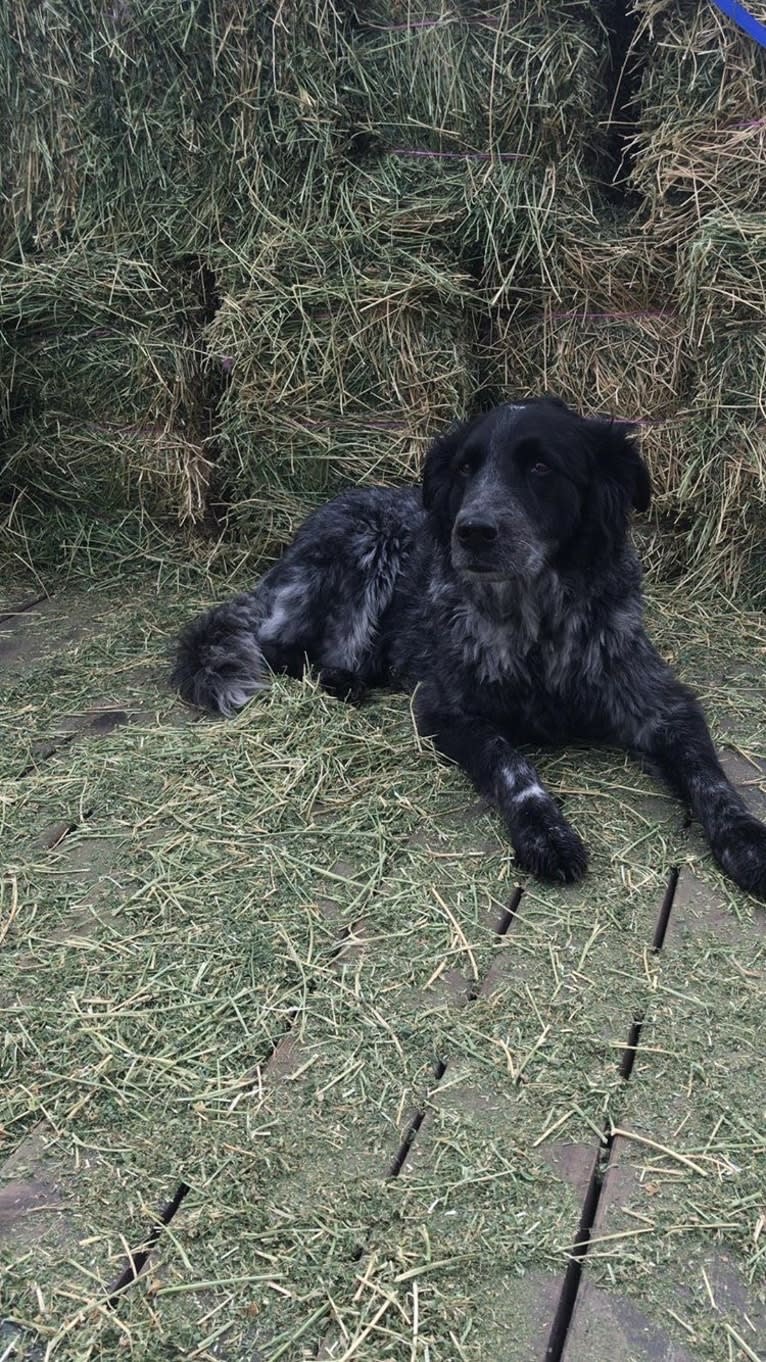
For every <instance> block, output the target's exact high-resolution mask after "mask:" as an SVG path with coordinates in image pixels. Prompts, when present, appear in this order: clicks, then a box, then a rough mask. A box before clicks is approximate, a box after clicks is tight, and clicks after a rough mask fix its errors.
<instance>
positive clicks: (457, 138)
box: [349, 3, 606, 169]
mask: <svg viewBox="0 0 766 1362" xmlns="http://www.w3.org/2000/svg"><path fill="white" fill-rule="evenodd" d="M374 8H377V9H378V11H380V9H383V8H385V9H387V10H388V11H389V13H390V12H391V10H393V8H394V7H393V6H390V7H382V6H380V7H374ZM361 15H362V28H361V31H360V33H359V34H358V35H354V38H353V39H352V41H351V43H350V47H349V64H350V74H351V77H352V79H353V80H354V82H355V85H356V87H357V89H358V90H359V92H360V94H359V98H358V104H359V122H360V126H361V130H362V132H363V133H364V134H366V135H367V136H368V137H369V138H370V139H371V140H372V141H373V142H378V141H382V142H384V143H385V144H387V145H388V146H393V147H401V146H402V145H404V146H411V147H413V148H414V149H418V150H426V149H430V150H432V151H435V152H450V151H453V152H457V151H464V152H468V153H477V152H478V153H485V154H491V153H493V152H496V153H498V154H508V155H513V154H514V153H515V154H517V155H519V156H524V157H533V158H535V159H537V160H538V161H540V160H541V161H543V162H546V161H548V160H551V159H554V158H555V159H556V160H557V162H558V163H559V166H560V167H561V168H562V169H563V168H564V166H565V164H566V159H567V157H568V156H569V155H571V154H572V152H573V150H576V153H577V154H579V155H582V154H584V155H585V156H586V158H587V156H588V155H592V156H595V155H597V154H598V152H599V151H600V150H601V149H602V144H603V136H604V133H603V117H602V115H603V112H604V110H603V106H602V104H601V102H600V101H601V100H602V99H603V95H601V94H600V92H601V91H602V89H603V84H604V81H603V75H604V63H605V57H606V44H605V42H604V35H603V33H602V32H600V31H599V29H598V28H596V27H595V26H590V27H589V26H587V25H585V24H583V23H579V22H577V20H576V19H573V18H572V15H571V14H569V15H567V14H562V13H561V12H559V13H557V12H556V7H555V6H551V7H549V10H548V13H547V15H546V18H545V19H543V18H542V17H537V15H536V14H535V7H534V6H532V7H530V6H528V5H524V4H523V3H522V4H508V3H506V4H501V5H497V6H494V7H493V8H492V9H490V10H489V11H477V12H476V13H472V12H471V11H470V10H468V11H467V12H466V11H465V10H464V9H463V7H462V6H458V5H453V4H449V3H445V4H442V6H441V13H440V14H438V13H434V11H433V9H432V10H431V12H430V14H429V16H428V18H425V19H416V18H414V16H413V17H412V18H411V19H410V22H409V24H408V23H406V22H405V23H402V22H398V23H397V22H393V23H392V22H388V23H385V22H383V23H381V24H380V27H379V28H376V23H375V20H376V17H377V16H376V15H375V13H374V12H373V13H368V11H367V8H366V7H365V8H364V10H363V11H362V12H361ZM365 30H366V31H365Z"/></svg>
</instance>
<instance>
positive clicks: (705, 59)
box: [629, 0, 766, 596]
mask: <svg viewBox="0 0 766 1362" xmlns="http://www.w3.org/2000/svg"><path fill="white" fill-rule="evenodd" d="M748 8H749V9H750V10H751V12H753V13H754V14H755V15H756V16H757V17H759V18H760V19H761V20H764V19H766V4H765V3H763V0H749V5H748ZM636 14H637V19H638V26H637V32H636V37H635V41H634V49H633V50H634V58H635V60H636V62H637V63H638V64H639V67H638V69H639V71H640V81H639V83H638V87H637V92H636V114H637V119H638V132H637V135H636V136H635V139H634V141H633V143H632V146H631V148H630V162H629V186H630V188H631V190H632V191H633V192H634V194H635V195H636V197H637V209H638V219H639V221H640V225H641V230H642V233H643V236H644V238H645V240H646V241H647V242H648V244H649V248H650V250H651V252H652V254H653V256H654V258H659V257H660V256H663V257H665V258H670V259H671V260H672V262H673V269H674V288H673V292H672V295H671V297H672V303H671V304H670V306H672V309H673V311H674V313H675V317H676V320H677V324H678V325H679V326H680V327H681V328H682V329H683V331H684V333H685V338H686V339H685V344H686V347H687V351H688V354H689V359H690V382H689V384H688V385H687V384H685V385H683V387H682V388H680V389H679V392H678V401H677V403H676V405H675V408H674V410H673V411H672V412H668V413H659V412H652V411H650V412H648V413H647V415H650V416H654V417H658V416H661V415H667V417H668V419H667V420H665V421H658V420H655V421H654V423H653V424H652V426H651V427H650V430H649V434H648V437H647V440H646V447H647V452H648V455H649V458H650V461H651V462H652V465H653V469H654V472H655V478H656V479H657V480H658V482H659V484H660V487H661V490H662V501H661V510H662V512H663V527H664V529H665V536H664V539H663V543H662V556H663V560H664V562H665V563H666V564H667V565H675V567H676V568H677V569H678V570H681V571H684V572H687V573H689V572H690V573H691V574H692V576H693V578H694V580H695V581H696V582H698V583H700V584H702V585H717V586H721V585H723V586H724V587H725V588H726V589H728V590H735V589H737V588H738V587H746V588H747V591H748V594H749V595H751V596H754V595H755V596H762V595H763V592H764V590H765V589H766V583H765V581H764V577H763V573H762V566H763V554H762V549H761V545H762V544H763V542H764V530H765V529H766V523H765V522H766V515H765V511H766V500H765V492H766V423H765V418H766V404H765V403H764V383H765V382H766V119H765V118H764V106H765V103H766V50H764V49H763V48H761V47H759V46H758V45H757V44H756V43H755V42H753V40H752V39H751V38H749V37H748V36H747V35H746V34H745V33H743V32H742V31H741V30H740V29H739V28H737V27H736V25H734V24H733V23H732V22H731V20H729V19H727V18H726V17H725V16H723V15H722V14H721V13H720V11H718V10H717V9H716V8H715V6H713V5H712V4H705V5H699V4H696V3H694V0H639V3H637V5H636Z"/></svg>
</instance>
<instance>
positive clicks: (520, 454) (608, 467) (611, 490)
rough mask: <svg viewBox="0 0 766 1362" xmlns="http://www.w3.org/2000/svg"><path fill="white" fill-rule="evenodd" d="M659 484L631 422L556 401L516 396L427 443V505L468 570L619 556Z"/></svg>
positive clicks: (483, 572) (483, 573)
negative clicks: (631, 523)
mask: <svg viewBox="0 0 766 1362" xmlns="http://www.w3.org/2000/svg"><path fill="white" fill-rule="evenodd" d="M650 495H651V488H650V482H649V474H648V472H647V469H646V465H645V464H644V462H643V460H642V459H641V457H640V455H639V453H638V449H637V447H636V443H635V440H634V439H633V437H632V428H631V427H630V426H628V425H626V424H624V423H618V422H614V421H608V420H601V419H596V418H589V417H582V416H579V415H578V414H577V413H576V412H574V411H572V410H571V409H570V408H569V407H567V406H566V404H565V403H563V402H560V401H559V400H558V399H556V398H535V399H530V400H528V401H522V402H519V403H508V404H506V405H504V406H502V407H497V408H495V410H494V411H491V412H488V413H487V414H485V415H483V416H478V417H476V418H475V419H474V420H473V421H470V422H466V423H464V424H463V425H461V426H458V427H457V428H455V429H453V430H451V431H449V432H448V433H447V434H446V435H444V436H442V437H441V438H440V439H439V440H437V441H436V443H435V444H434V445H433V446H432V447H431V449H430V450H429V452H428V454H427V456H426V461H425V467H424V472H423V502H424V505H425V508H426V510H427V511H428V512H429V514H430V517H431V523H432V526H433V529H434V533H435V534H436V537H437V538H438V539H439V540H440V542H441V543H443V544H444V545H445V546H449V549H450V553H451V558H452V563H453V566H454V567H455V569H456V571H457V572H459V573H460V574H461V576H465V577H470V578H473V579H479V578H481V579H482V580H484V581H488V582H489V581H505V580H508V579H509V578H515V579H525V578H531V577H536V576H537V575H538V574H539V573H540V572H541V571H542V570H543V569H544V568H545V566H546V565H550V566H555V567H561V568H564V567H566V566H567V565H570V566H575V565H579V566H585V565H586V564H588V563H594V564H595V562H596V561H599V560H602V559H603V558H604V556H607V557H609V556H613V555H614V553H615V551H616V550H617V548H618V547H619V545H620V544H621V543H622V541H623V539H624V536H625V533H626V529H627V525H628V520H629V517H630V512H631V509H632V508H635V509H636V510H639V511H645V510H646V509H647V507H648V506H649V500H650Z"/></svg>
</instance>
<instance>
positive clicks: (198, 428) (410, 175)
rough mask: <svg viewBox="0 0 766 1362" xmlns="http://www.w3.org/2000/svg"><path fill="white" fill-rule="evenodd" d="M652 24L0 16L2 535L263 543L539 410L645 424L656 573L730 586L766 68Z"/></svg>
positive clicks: (454, 7)
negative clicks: (237, 538) (115, 530)
mask: <svg viewBox="0 0 766 1362" xmlns="http://www.w3.org/2000/svg"><path fill="white" fill-rule="evenodd" d="M751 4H752V7H753V8H754V10H755V11H756V12H757V13H758V14H759V15H760V14H762V13H763V14H766V0H751ZM629 8H630V7H629V6H628V5H626V4H625V3H623V0H601V2H598V3H597V0H551V2H550V3H546V2H545V0H497V2H496V3H492V2H491V0H486V2H484V3H483V2H482V0H366V3H364V4H362V3H361V0H308V3H303V0H264V3H261V4H258V5H251V4H249V3H248V0H220V3H218V4H216V5H215V6H209V5H207V4H204V3H202V0H192V3H189V0H147V3H145V4H142V5H137V4H135V3H133V0H120V3H117V4H114V5H110V6H106V7H104V6H99V5H96V4H94V3H93V0H50V3H48V4H46V5H44V6H39V5H38V6H28V5H22V4H21V2H20V0H14V3H13V4H11V5H8V6H6V7H5V10H4V11H3V16H2V18H1V19H0V92H2V93H3V95H4V101H2V102H1V103H0V132H2V133H3V134H4V136H5V139H6V146H7V148H8V154H7V156H6V158H5V161H4V165H3V167H2V170H1V171H0V174H1V175H2V179H1V180H0V190H1V192H0V251H1V258H2V261H3V262H4V263H2V264H0V421H1V422H2V424H3V427H4V428H5V430H6V433H9V435H8V440H7V453H6V467H5V471H4V473H3V474H2V477H1V481H0V488H1V489H2V493H3V495H4V497H5V499H6V500H8V501H10V503H11V505H12V507H13V508H14V511H13V513H14V514H16V511H17V508H18V506H19V505H20V504H22V503H23V504H29V505H32V504H35V505H36V504H38V503H41V502H42V500H44V499H45V498H46V497H47V498H48V500H50V499H51V498H58V499H59V501H62V500H63V502H64V503H66V504H70V505H71V506H73V507H74V506H79V507H86V508H87V507H98V508H100V509H102V510H103V508H104V507H109V508H111V509H112V510H113V511H114V512H115V513H116V514H117V515H121V514H122V513H123V511H125V510H126V509H129V508H133V509H134V510H135V511H136V513H137V515H138V517H139V519H140V518H141V517H144V516H151V517H155V518H157V517H162V516H165V515H171V516H172V517H173V518H175V520H177V521H178V520H180V521H181V522H183V523H200V522H202V521H203V520H204V519H205V516H206V512H207V511H208V509H209V508H210V507H211V506H214V507H218V508H222V509H223V510H224V511H225V512H226V513H227V514H228V513H229V512H230V513H231V514H230V515H229V520H228V523H229V526H230V528H231V529H232V530H233V531H234V532H235V533H240V534H241V535H242V536H243V538H246V539H247V542H248V543H251V544H252V545H253V547H254V548H264V547H266V546H272V545H274V544H275V543H276V542H277V541H281V540H283V539H284V538H285V537H287V535H289V533H290V532H291V530H292V529H293V528H294V526H295V524H296V522H297V520H298V519H299V518H300V517H301V516H302V515H303V514H304V513H305V512H306V510H307V509H308V508H309V507H310V506H311V505H313V504H314V503H315V502H316V501H317V500H319V499H321V498H322V497H325V496H327V495H328V494H330V493H332V492H333V491H334V490H335V489H336V488H337V487H339V486H340V485H344V484H347V483H348V482H349V481H365V480H367V481H369V480H376V481H377V480H380V481H384V480H389V479H393V478H400V477H406V476H411V475H412V474H413V473H414V471H415V469H416V467H417V465H418V463H419V460H420V457H421V454H422V450H423V447H424V445H425V444H426V442H427V441H428V439H429V438H430V437H431V436H432V435H433V434H434V433H435V432H436V431H438V430H439V429H441V428H442V427H443V426H444V425H445V424H446V423H447V422H448V421H449V420H451V419H452V418H454V417H456V416H459V415H461V414H464V413H469V412H470V411H471V410H474V409H477V408H478V407H480V406H481V405H483V404H486V403H487V402H489V401H492V400H498V399H502V398H505V397H511V396H514V395H517V394H519V393H520V392H523V391H534V392H539V391H540V390H541V389H548V390H551V391H557V392H559V393H561V394H562V395H563V396H565V397H567V398H569V399H570V400H571V401H572V402H574V403H576V404H577V405H578V406H580V407H582V408H585V409H586V410H590V411H599V412H609V413H612V414H615V415H619V416H623V417H625V418H629V419H631V420H634V421H637V422H640V423H641V427H642V429H643V431H644V440H645V448H646V451H647V454H648V457H649V459H650V462H651V464H652V468H653V473H654V480H655V485H656V488H657V506H658V523H659V524H660V525H661V526H662V527H663V528H664V529H665V530H666V531H668V533H667V534H666V536H665V538H664V539H662V540H661V541H658V543H659V544H660V546H661V553H660V555H659V557H658V559H657V561H658V562H661V563H662V564H663V565H664V566H665V567H669V568H673V569H674V570H675V569H681V568H684V569H686V568H688V567H689V565H691V566H692V568H693V569H694V570H695V571H696V572H697V573H698V575H700V574H701V573H702V568H703V565H704V566H705V569H706V572H707V574H708V576H707V579H708V580H712V578H714V577H715V578H716V579H717V580H719V579H720V580H723V581H725V582H726V583H727V584H728V585H735V584H736V583H737V582H738V581H739V578H740V575H741V573H742V570H743V567H744V565H745V564H747V563H748V562H752V561H753V555H754V554H755V552H756V548H757V540H758V537H759V533H760V531H759V526H760V524H761V510H762V506H763V497H764V482H765V481H766V479H764V476H763V452H764V451H763V430H764V398H763V360H764V351H765V350H766V340H765V338H764V329H763V328H764V319H765V317H766V304H765V301H764V291H763V280H764V277H766V265H765V264H764V257H765V256H766V246H765V245H764V241H765V239H766V228H765V226H764V214H765V210H764V206H763V205H764V203H766V173H765V168H766V123H764V119H763V107H764V101H763V95H764V92H765V91H766V55H765V54H764V53H763V52H762V51H761V50H760V49H759V48H758V47H757V46H756V45H755V44H754V43H752V42H751V41H750V40H749V39H748V38H747V37H745V36H744V35H743V34H741V33H740V32H739V31H738V30H737V29H736V28H735V27H734V26H733V25H731V23H730V22H729V21H728V20H726V19H724V18H723V17H722V16H721V15H720V14H719V13H718V12H717V11H716V10H715V8H714V7H713V6H712V5H709V4H705V5H699V4H697V3H696V0H635V6H634V10H633V18H634V32H633V33H632V34H631V35H628V36H631V37H632V42H631V43H630V44H627V43H626V41H625V38H626V34H627V29H626V28H625V24H626V15H627V14H628V11H629ZM621 35H622V36H621ZM626 46H629V48H630V50H629V51H628V53H627V62H626V69H627V71H628V73H629V75H630V77H631V79H630V80H628V82H627V83H626V82H625V81H622V80H621V79H620V76H621V70H622V68H623V64H624V63H623V58H624V57H625V55H626V53H625V51H624V48H625V47H626ZM631 80H632V84H631ZM620 140H622V142H623V144H624V145H623V146H622V148H620V145H619V144H620ZM620 150H622V151H623V152H624V153H625V155H624V156H623V157H622V161H621V165H620V166H619V167H618V166H617V162H618V161H620V155H619V152H620ZM19 498H21V502H20V501H19ZM702 576H703V577H704V573H702Z"/></svg>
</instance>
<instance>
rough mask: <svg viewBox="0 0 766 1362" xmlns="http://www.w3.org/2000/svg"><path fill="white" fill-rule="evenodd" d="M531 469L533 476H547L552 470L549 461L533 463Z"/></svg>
mask: <svg viewBox="0 0 766 1362" xmlns="http://www.w3.org/2000/svg"><path fill="white" fill-rule="evenodd" d="M529 471H530V473H531V474H532V477H533V478H546V477H547V476H548V474H549V473H550V471H551V470H550V468H549V467H548V465H547V463H533V464H532V467H531V468H530V470H529Z"/></svg>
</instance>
